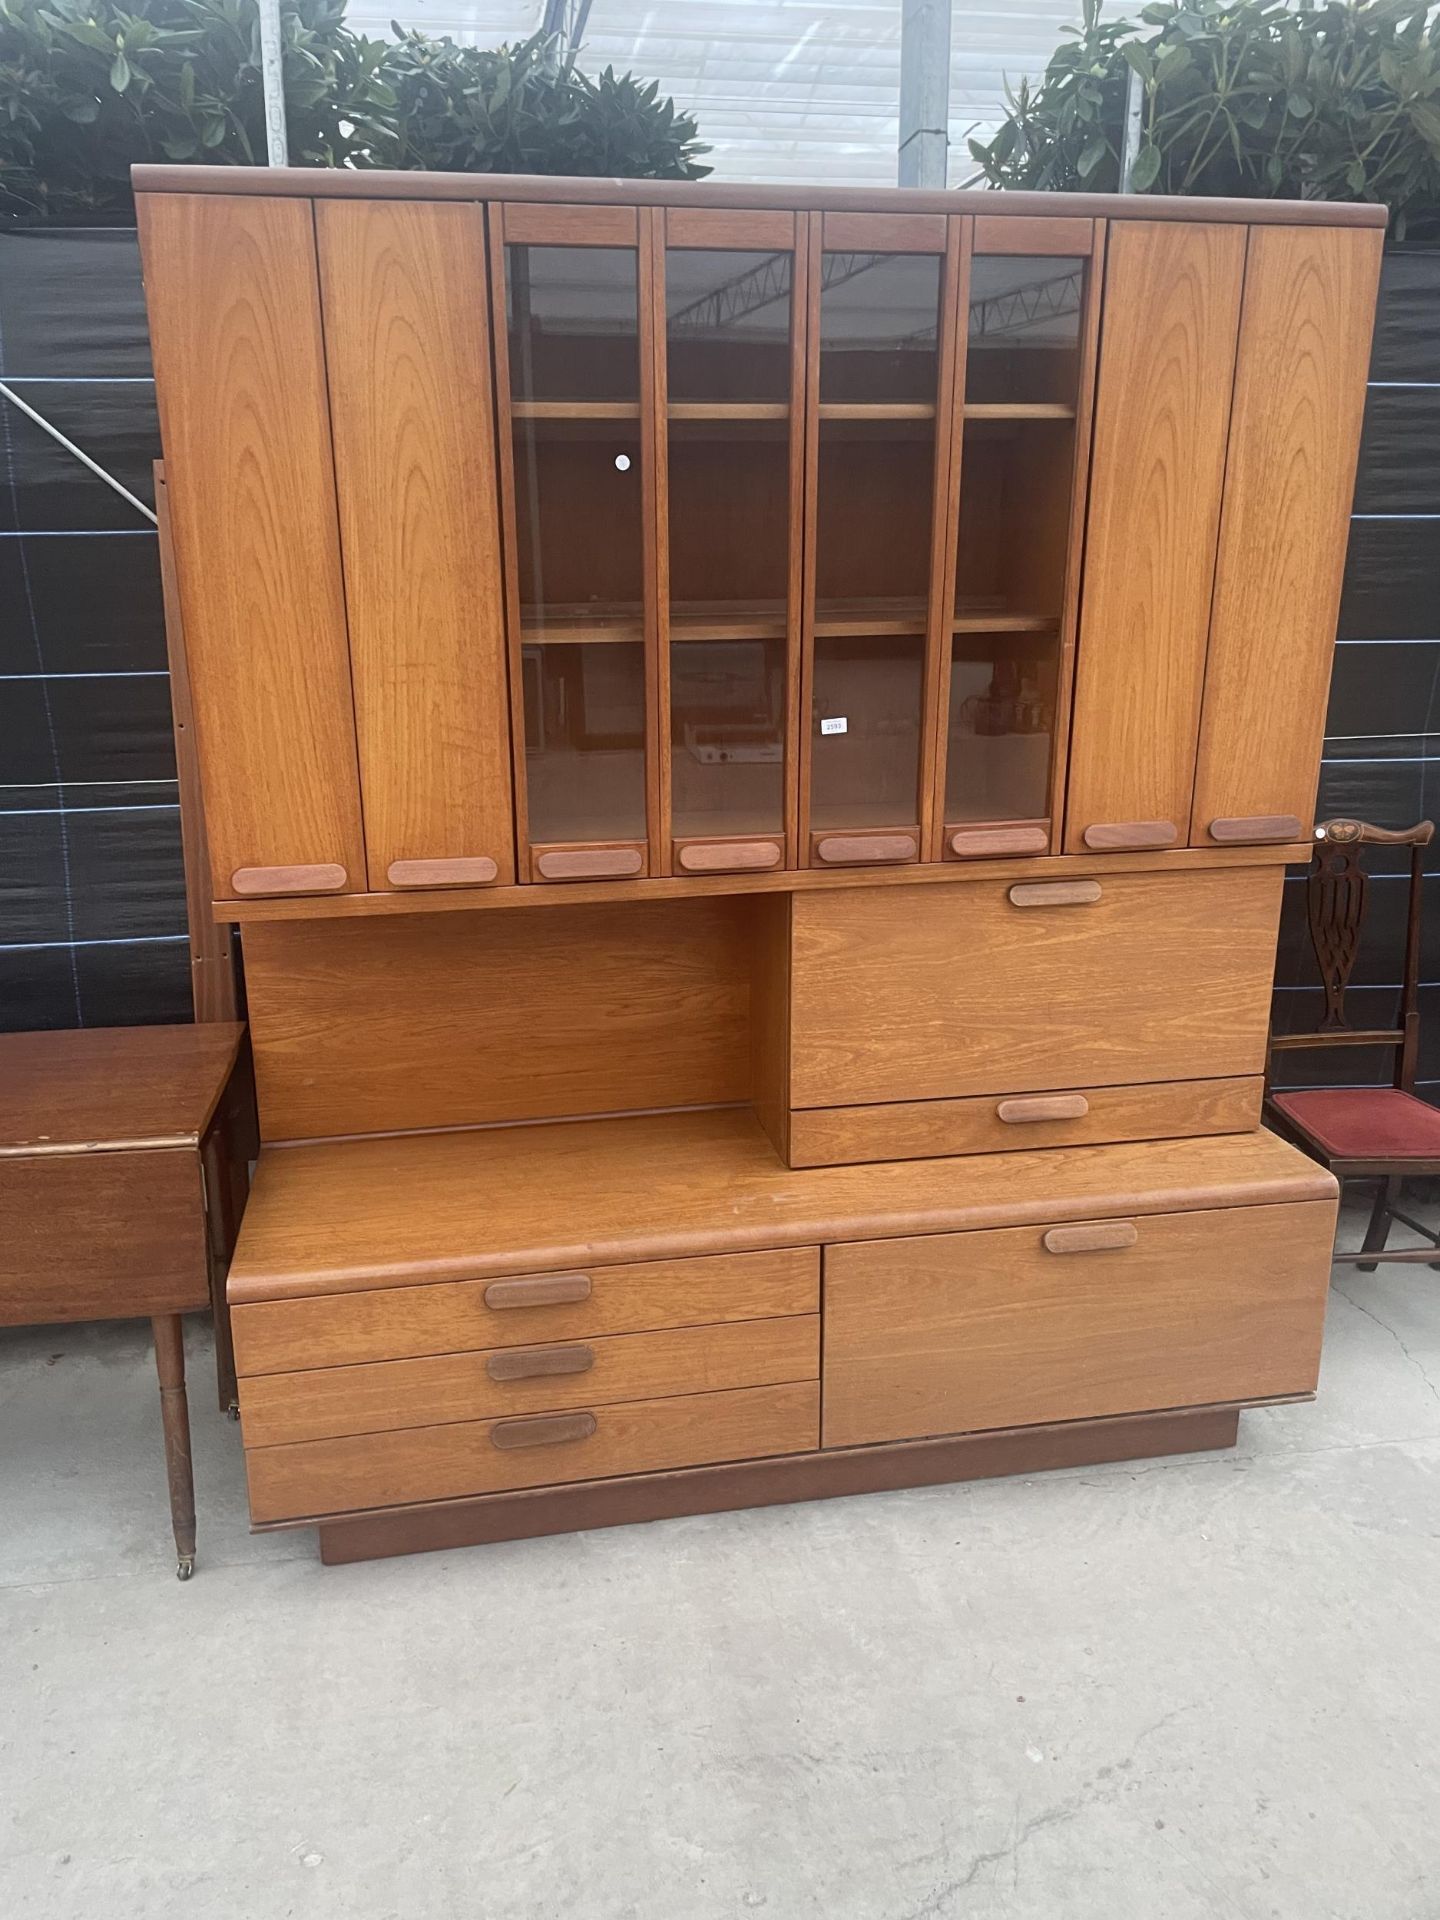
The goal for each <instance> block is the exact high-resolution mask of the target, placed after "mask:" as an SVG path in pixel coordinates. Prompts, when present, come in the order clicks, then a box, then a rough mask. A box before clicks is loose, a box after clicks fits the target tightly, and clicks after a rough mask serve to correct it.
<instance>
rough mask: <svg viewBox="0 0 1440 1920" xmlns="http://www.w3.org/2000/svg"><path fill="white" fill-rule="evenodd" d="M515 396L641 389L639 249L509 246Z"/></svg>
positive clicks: (616, 396)
mask: <svg viewBox="0 0 1440 1920" xmlns="http://www.w3.org/2000/svg"><path fill="white" fill-rule="evenodd" d="M505 256H506V265H505V319H506V325H507V327H508V329H509V344H510V393H511V397H512V398H513V399H515V400H634V401H637V402H638V399H639V395H640V353H639V325H638V307H639V301H638V296H637V292H636V267H637V261H638V256H637V254H636V253H635V251H634V250H633V248H630V247H507V248H506V249H505Z"/></svg>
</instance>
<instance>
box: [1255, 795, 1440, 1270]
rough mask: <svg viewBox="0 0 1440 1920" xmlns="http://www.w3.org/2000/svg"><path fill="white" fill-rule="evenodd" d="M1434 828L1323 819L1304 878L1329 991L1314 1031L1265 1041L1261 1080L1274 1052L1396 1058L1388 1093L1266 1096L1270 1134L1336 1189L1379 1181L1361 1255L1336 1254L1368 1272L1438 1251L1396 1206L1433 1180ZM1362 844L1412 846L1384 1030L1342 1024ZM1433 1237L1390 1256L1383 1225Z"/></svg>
mask: <svg viewBox="0 0 1440 1920" xmlns="http://www.w3.org/2000/svg"><path fill="white" fill-rule="evenodd" d="M1434 831H1435V828H1434V825H1433V823H1432V822H1431V821H1429V820H1422V821H1420V822H1419V824H1418V825H1417V826H1413V827H1406V828H1403V829H1401V830H1400V831H1398V832H1397V831H1392V830H1390V829H1388V828H1385V827H1372V826H1370V825H1368V824H1367V823H1366V822H1365V821H1363V820H1327V821H1326V822H1325V824H1324V825H1323V826H1319V827H1317V828H1316V829H1315V838H1316V841H1317V842H1318V844H1317V846H1316V848H1315V858H1314V860H1313V861H1312V863H1311V868H1310V877H1309V880H1308V882H1307V883H1306V911H1307V917H1308V920H1309V924H1310V940H1311V944H1312V945H1313V947H1314V949H1315V958H1316V961H1317V963H1318V965H1319V968H1320V982H1321V985H1322V987H1323V988H1324V992H1325V1015H1324V1018H1323V1019H1322V1021H1321V1022H1320V1025H1319V1028H1318V1029H1317V1030H1316V1031H1315V1032H1313V1033H1296V1034H1277V1035H1272V1036H1271V1041H1270V1062H1269V1069H1268V1071H1267V1077H1266V1084H1267V1088H1268V1085H1269V1080H1270V1078H1271V1076H1272V1075H1273V1072H1274V1067H1275V1056H1276V1055H1277V1054H1282V1053H1293V1052H1296V1051H1298V1050H1299V1049H1301V1048H1307V1047H1387V1048H1389V1049H1391V1051H1392V1052H1393V1053H1394V1056H1395V1076H1394V1084H1393V1085H1392V1086H1388V1087H1309V1088H1305V1089H1302V1090H1301V1091H1299V1092H1296V1093H1270V1094H1267V1099H1266V1103H1265V1116H1266V1119H1267V1120H1268V1121H1269V1123H1270V1124H1271V1125H1272V1126H1273V1127H1274V1128H1275V1129H1276V1131H1277V1132H1280V1133H1283V1134H1285V1135H1287V1136H1288V1137H1289V1138H1290V1139H1292V1140H1293V1141H1295V1143H1296V1144H1297V1145H1299V1146H1301V1147H1303V1148H1304V1149H1305V1151H1306V1152H1307V1153H1309V1154H1311V1155H1313V1156H1314V1158H1315V1159H1317V1160H1319V1161H1322V1162H1323V1163H1324V1165H1325V1166H1327V1167H1328V1168H1329V1169H1330V1171H1331V1172H1332V1173H1333V1174H1335V1176H1336V1177H1337V1178H1338V1179H1339V1180H1340V1181H1342V1182H1344V1181H1346V1180H1378V1181H1379V1183H1380V1187H1379V1191H1378V1193H1377V1194H1376V1197H1375V1205H1374V1207H1373V1209H1372V1211H1371V1214H1370V1224H1369V1226H1368V1227H1367V1228H1366V1230H1365V1238H1364V1242H1363V1244H1362V1245H1361V1247H1360V1249H1359V1251H1358V1252H1354V1253H1337V1254H1336V1255H1335V1258H1336V1260H1340V1261H1347V1262H1353V1263H1355V1264H1356V1265H1357V1266H1358V1267H1359V1269H1360V1271H1361V1272H1362V1273H1373V1272H1374V1270H1375V1266H1376V1263H1377V1261H1378V1260H1398V1261H1409V1262H1411V1263H1416V1262H1427V1263H1428V1264H1430V1265H1431V1266H1437V1267H1440V1260H1437V1258H1436V1254H1435V1251H1434V1249H1435V1248H1440V1233H1436V1232H1434V1231H1433V1230H1432V1229H1431V1228H1429V1227H1425V1226H1422V1225H1421V1224H1420V1222H1419V1221H1418V1220H1415V1219H1412V1218H1411V1216H1410V1215H1409V1214H1407V1213H1402V1212H1401V1211H1400V1209H1399V1207H1398V1206H1397V1205H1396V1202H1397V1200H1398V1199H1399V1197H1400V1187H1401V1182H1402V1181H1404V1180H1406V1179H1410V1178H1414V1177H1416V1176H1417V1175H1420V1174H1440V1109H1437V1108H1435V1107H1432V1106H1431V1105H1430V1104H1429V1103H1428V1102H1427V1101H1424V1100H1421V1099H1419V1098H1417V1096H1416V1094H1415V1090H1414V1089H1415V1070H1416V1063H1417V1060H1418V1057H1419V1050H1420V1009H1419V995H1420V920H1421V889H1422V883H1423V875H1422V872H1421V864H1420V863H1421V854H1422V852H1423V850H1424V848H1426V847H1427V846H1428V845H1429V844H1430V839H1431V836H1432V835H1433V834H1434ZM1367 846H1386V847H1409V849H1410V895H1409V909H1408V914H1407V918H1406V927H1405V957H1404V966H1403V971H1402V975H1401V985H1400V1019H1399V1024H1398V1025H1397V1026H1395V1027H1390V1028H1381V1029H1378V1030H1377V1029H1373V1028H1357V1027H1352V1026H1351V1024H1350V1023H1349V1021H1348V1020H1347V1019H1346V1017H1345V995H1346V991H1347V989H1348V988H1349V985H1350V975H1351V973H1352V972H1353V971H1354V967H1355V958H1356V954H1357V952H1358V950H1359V946H1360V936H1361V932H1362V930H1363V928H1364V924H1365V910H1366V906H1367V903H1368V894H1369V884H1370V883H1369V876H1368V875H1367V874H1366V872H1365V869H1364V866H1363V864H1362V859H1361V849H1362V848H1364V847H1367ZM1392 1220H1398V1221H1400V1222H1401V1224H1402V1225H1403V1226H1407V1227H1410V1228H1412V1229H1413V1230H1414V1231H1415V1232H1416V1233H1419V1234H1421V1235H1423V1236H1424V1238H1425V1239H1427V1240H1429V1241H1430V1243H1431V1246H1430V1247H1429V1248H1418V1249H1409V1250H1406V1251H1405V1252H1401V1253H1386V1252H1385V1250H1384V1249H1385V1242H1386V1240H1387V1238H1388V1237H1389V1233H1390V1223H1391V1221H1392Z"/></svg>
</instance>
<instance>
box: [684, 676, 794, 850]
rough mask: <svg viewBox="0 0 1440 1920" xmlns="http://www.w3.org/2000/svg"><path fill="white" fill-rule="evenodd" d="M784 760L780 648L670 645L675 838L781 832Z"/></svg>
mask: <svg viewBox="0 0 1440 1920" xmlns="http://www.w3.org/2000/svg"><path fill="white" fill-rule="evenodd" d="M784 762H785V649H784V645H783V643H782V642H780V641H776V640H727V641H701V640H696V641H687V642H684V643H682V644H680V645H677V646H675V647H672V649H671V652H670V778H671V818H672V826H673V831H674V833H675V835H676V837H677V838H680V839H688V838H691V837H704V836H730V835H742V834H761V833H769V834H779V833H783V832H784V829H785V813H784V805H785V796H784V773H785V767H784Z"/></svg>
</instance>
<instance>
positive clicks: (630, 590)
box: [514, 420, 644, 629]
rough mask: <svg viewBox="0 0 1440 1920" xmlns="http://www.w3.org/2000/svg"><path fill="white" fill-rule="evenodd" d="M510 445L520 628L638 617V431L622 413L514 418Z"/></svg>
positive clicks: (640, 548) (640, 542)
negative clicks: (614, 418) (610, 417)
mask: <svg viewBox="0 0 1440 1920" xmlns="http://www.w3.org/2000/svg"><path fill="white" fill-rule="evenodd" d="M514 448H515V527H516V534H517V553H516V560H517V568H516V572H517V577H518V580H519V587H520V610H521V619H522V621H523V623H524V624H525V626H526V627H527V628H531V629H533V628H540V627H543V628H546V629H552V628H555V627H560V628H565V627H570V626H574V625H576V624H577V623H579V622H586V623H593V622H613V621H616V620H618V621H621V622H629V623H631V624H636V623H638V622H639V620H640V618H641V608H642V600H643V586H642V582H643V567H644V540H643V534H642V522H641V476H640V439H639V435H638V434H637V433H635V432H634V430H633V429H631V428H630V427H628V426H627V425H626V424H625V423H624V422H623V421H622V422H619V423H613V422H610V421H604V420H597V421H583V420H582V421H575V420H517V421H516V422H515V428H514ZM622 460H623V461H624V463H625V464H624V465H623V466H622V465H621V464H620V463H621V461H622Z"/></svg>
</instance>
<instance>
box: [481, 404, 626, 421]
mask: <svg viewBox="0 0 1440 1920" xmlns="http://www.w3.org/2000/svg"><path fill="white" fill-rule="evenodd" d="M510 418H511V419H512V420H638V419H639V418H640V402H639V401H638V400H512V401H511V402H510Z"/></svg>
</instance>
